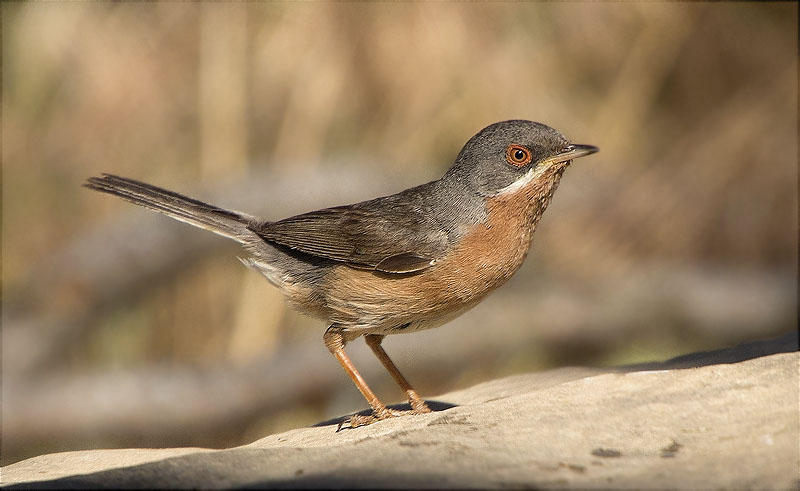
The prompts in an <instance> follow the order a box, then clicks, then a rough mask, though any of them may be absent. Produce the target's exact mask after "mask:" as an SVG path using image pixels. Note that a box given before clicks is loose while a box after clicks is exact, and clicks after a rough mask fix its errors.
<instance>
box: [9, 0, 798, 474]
mask: <svg viewBox="0 0 800 491" xmlns="http://www.w3.org/2000/svg"><path fill="white" fill-rule="evenodd" d="M797 25H798V11H797V4H794V3H779V4H762V3H710V4H708V3H706V4H684V3H633V4H631V3H625V4H619V3H597V4H594V3H593V4H585V3H534V4H517V3H514V4H473V3H470V4H461V3H443V4H424V3H408V4H389V3H378V4H339V3H330V4H329V3H321V4H320V3H313V4H299V3H297V4H296V3H265V4H261V3H241V4H239V3H202V4H186V3H175V2H164V3H103V2H90V3H78V2H68V3H50V2H48V3H3V4H2V49H3V51H2V116H3V117H2V143H3V146H2V171H3V173H2V260H3V262H2V300H3V305H2V322H3V323H2V335H3V336H2V368H3V372H2V396H3V399H2V411H3V412H2V425H3V426H2V463H3V464H8V463H11V462H15V461H17V460H20V459H23V458H25V457H29V456H32V455H37V454H40V453H45V452H53V451H60V450H71V449H84V448H99V447H126V446H139V447H157V446H211V447H223V446H231V445H236V444H241V443H247V442H250V441H253V440H256V439H258V438H260V437H263V436H265V435H268V434H270V433H273V432H276V431H280V430H284V429H287V428H292V427H297V426H301V425H309V424H314V423H317V422H319V421H321V420H324V419H327V418H334V417H338V416H342V415H345V414H348V413H351V412H354V411H357V410H361V409H363V408H365V407H366V404H365V402H364V401H363V399H362V398H361V395H360V394H359V393H358V391H357V390H356V389H355V388H354V387H353V386H352V384H351V382H350V380H349V379H348V378H347V376H346V375H345V374H344V372H342V370H341V369H340V368H339V366H338V364H337V363H336V361H335V360H334V359H333V358H332V357H330V355H329V353H328V351H327V349H326V348H325V346H324V345H323V343H322V333H323V331H324V329H325V327H326V326H324V325H322V324H321V323H320V322H319V321H315V320H312V319H309V318H306V317H303V316H302V315H300V314H297V313H295V312H292V311H290V310H287V309H286V307H285V306H284V303H283V300H282V298H281V297H280V295H279V294H278V293H277V292H276V290H275V289H273V288H272V287H271V286H270V285H269V284H268V283H267V282H266V281H264V280H263V279H262V278H261V277H260V276H258V275H257V274H255V273H253V272H251V271H249V270H247V269H246V268H244V267H243V266H242V265H241V264H240V263H239V261H237V260H236V256H237V255H240V256H243V255H244V252H243V251H242V250H241V249H240V248H239V247H238V245H237V244H235V243H234V242H232V241H228V240H226V239H223V238H220V237H217V236H214V235H212V234H209V233H207V232H205V231H202V230H198V229H194V228H192V227H189V226H187V225H184V224H181V223H179V222H176V221H173V220H171V219H168V218H165V217H162V216H159V215H157V214H155V213H152V212H150V211H147V210H144V209H141V208H138V207H135V206H133V205H131V204H128V203H126V202H123V201H122V200H119V199H115V198H111V197H108V196H104V195H101V194H98V193H92V192H89V191H87V190H85V189H84V188H82V187H81V184H82V183H83V182H84V180H85V179H86V178H87V177H88V176H91V175H94V174H97V173H100V172H111V173H116V174H121V175H124V176H129V177H133V178H136V179H140V180H144V181H147V182H151V183H154V184H157V185H160V186H163V187H166V188H169V189H174V190H176V191H179V192H182V193H185V194H189V195H192V196H195V197H197V198H200V199H203V200H205V201H209V202H212V203H214V204H217V205H221V206H224V207H229V208H233V209H241V210H244V211H247V212H249V213H252V214H257V215H259V216H261V217H263V218H266V219H279V218H283V217H286V216H289V215H291V214H295V213H300V212H304V211H309V210H312V209H316V208H319V207H323V206H332V205H337V204H344V203H348V202H355V201H359V200H363V199H368V198H373V197H376V196H379V195H383V194H388V193H391V192H396V191H400V190H402V189H404V188H406V187H409V186H411V185H415V184H420V183H422V182H426V181H428V180H432V179H436V178H438V177H439V176H440V175H441V174H442V173H443V172H444V171H445V170H446V169H447V167H448V166H449V164H450V163H451V162H452V160H453V159H454V158H455V156H456V154H457V153H458V151H459V150H460V148H461V146H462V145H463V144H464V142H466V140H467V139H468V138H469V137H471V136H472V135H473V134H474V133H476V132H477V131H478V130H480V129H481V128H483V127H484V126H486V125H488V124H490V123H492V122H495V121H499V120H504V119H511V118H524V119H532V120H536V121H540V122H543V123H546V124H548V125H550V126H553V127H554V128H556V129H558V130H560V131H561V132H562V133H564V134H565V135H567V137H568V138H570V139H572V140H573V141H576V142H579V143H587V144H593V145H597V146H599V147H600V148H601V152H600V153H598V154H597V155H593V156H592V157H590V158H586V159H581V160H579V161H576V162H575V164H574V165H573V166H572V167H571V168H570V169H569V170H568V171H567V173H566V175H565V177H564V179H563V181H562V184H561V186H560V187H559V190H558V193H557V194H556V197H555V200H554V202H553V204H552V205H551V206H550V208H549V209H548V211H547V213H546V214H545V216H544V218H543V220H542V222H541V224H540V226H539V229H538V232H537V234H536V240H535V242H534V245H533V249H532V253H531V255H530V256H529V257H528V259H527V261H526V263H525V264H524V266H523V267H522V269H521V270H520V271H519V272H518V273H517V275H516V276H515V277H514V278H512V280H511V281H510V282H509V283H508V284H507V285H506V286H504V287H503V288H501V289H500V290H498V291H496V292H495V293H494V294H492V296H490V297H489V298H488V299H487V300H486V301H485V302H483V303H482V304H481V305H480V306H478V307H477V308H475V309H474V310H473V311H471V312H470V313H468V314H466V315H464V316H462V317H460V318H459V319H457V320H455V321H453V322H451V323H449V324H448V325H446V326H444V327H441V328H439V329H435V330H432V331H426V332H420V333H415V334H411V335H408V336H396V337H390V338H388V339H387V340H386V342H385V344H384V346H385V347H386V348H387V351H388V352H389V354H390V355H391V356H392V357H393V358H394V359H395V361H396V362H397V364H398V365H399V367H400V368H401V369H402V370H403V372H404V374H406V376H407V377H408V378H409V379H410V380H411V382H412V383H413V384H414V385H415V386H416V387H417V389H418V390H419V392H420V393H421V394H423V395H424V396H426V397H427V398H428V399H434V400H435V399H436V398H435V396H436V395H437V394H441V393H443V392H445V391H448V390H452V389H455V388H462V387H467V386H469V385H472V384H475V383H478V382H481V381H486V380H489V379H492V378H496V377H501V376H505V375H509V374H514V373H521V372H529V371H538V370H545V369H548V368H552V367H559V366H565V365H594V366H615V365H621V364H629V363H639V362H645V361H653V360H663V359H666V358H669V357H673V356H677V355H680V354H684V353H689V352H693V351H697V350H710V349H718V348H725V347H729V346H733V345H736V344H738V343H741V342H745V341H752V340H759V339H767V338H771V337H775V336H779V335H781V334H782V333H786V332H790V331H792V330H794V329H796V328H797V305H796V296H797V250H798V244H797V223H798V217H797V210H798V202H797V183H798V176H797V163H798V162H797V159H798V144H797V138H798V127H797V107H798V106H797V102H798V101H797V68H798V67H797V36H798V32H797V30H798V28H797ZM348 352H349V353H350V354H351V356H352V358H353V359H354V362H355V363H356V365H357V366H358V367H359V368H360V369H361V370H362V373H363V374H364V375H365V377H366V378H367V380H368V382H369V383H370V385H372V386H373V388H374V389H375V390H376V392H377V393H378V395H379V397H381V398H383V399H384V400H385V401H386V402H402V401H403V398H402V394H401V393H400V391H399V390H398V389H397V388H396V387H395V386H394V384H393V382H392V381H391V379H390V377H389V376H388V374H386V373H385V372H384V371H383V369H382V368H381V366H380V364H379V363H378V361H377V360H376V359H374V358H373V357H372V355H371V354H370V353H369V352H368V350H367V348H366V347H365V346H364V344H363V341H361V340H358V341H356V342H354V343H352V344H350V345H348ZM443 402H446V401H443Z"/></svg>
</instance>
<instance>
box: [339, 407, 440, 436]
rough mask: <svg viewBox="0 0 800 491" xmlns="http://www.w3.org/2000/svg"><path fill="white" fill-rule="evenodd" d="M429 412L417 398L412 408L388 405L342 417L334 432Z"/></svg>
mask: <svg viewBox="0 0 800 491" xmlns="http://www.w3.org/2000/svg"><path fill="white" fill-rule="evenodd" d="M429 412H431V409H430V408H429V407H428V405H427V404H425V402H424V401H422V400H419V403H417V402H414V403H412V408H411V410H410V411H399V410H397V409H389V408H388V407H384V408H382V409H380V410H378V411H375V410H373V411H372V413H371V414H354V415H353V416H350V417H349V418H345V419H343V420H342V421H341V422H340V423H339V426H338V427H337V428H336V432H337V433H338V432H339V431H340V430H341V429H342V428H358V427H359V426H366V425H369V424H372V423H375V422H376V421H382V420H384V419H389V418H395V417H397V416H403V415H405V414H425V413H429Z"/></svg>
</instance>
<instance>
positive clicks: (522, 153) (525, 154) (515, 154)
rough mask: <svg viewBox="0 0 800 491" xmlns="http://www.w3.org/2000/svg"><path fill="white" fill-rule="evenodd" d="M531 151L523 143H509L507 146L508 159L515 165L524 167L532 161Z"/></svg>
mask: <svg viewBox="0 0 800 491" xmlns="http://www.w3.org/2000/svg"><path fill="white" fill-rule="evenodd" d="M532 158H533V155H531V151H530V150H528V149H527V148H525V147H523V146H522V145H509V146H508V148H506V160H507V161H508V163H509V164H511V165H513V166H514V167H523V166H526V165H528V164H530V163H531V159H532Z"/></svg>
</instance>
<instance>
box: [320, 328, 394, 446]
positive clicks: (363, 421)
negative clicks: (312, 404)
mask: <svg viewBox="0 0 800 491" xmlns="http://www.w3.org/2000/svg"><path fill="white" fill-rule="evenodd" d="M322 339H323V340H324V341H325V346H327V347H328V349H329V350H330V352H331V354H333V356H334V357H335V358H336V360H338V361H339V364H340V365H342V368H344V371H345V372H347V375H349V376H350V378H351V379H352V380H353V383H354V384H356V387H358V390H360V391H361V394H362V395H363V396H364V399H366V400H367V402H368V403H369V405H370V407H372V414H371V415H370V416H361V415H355V416H352V417H351V418H350V419H349V420H347V421H342V422H341V423H340V424H339V428H338V429H337V430H336V431H339V430H340V429H341V428H342V425H343V424H344V423H349V424H350V427H351V428H355V427H357V426H363V425H368V424H370V423H374V422H375V421H380V420H382V419H386V418H391V417H392V416H394V415H395V414H394V413H393V412H392V411H391V410H390V409H389V408H387V407H386V406H385V405H384V404H383V403H382V402H381V401H380V400H378V396H376V395H375V393H374V392H372V389H370V388H369V386H368V385H367V382H366V381H365V380H364V377H362V376H361V374H360V373H358V370H356V367H355V366H354V365H353V362H352V361H350V357H349V356H347V353H345V352H344V345H345V340H344V336H343V335H342V332H341V329H340V328H338V327H335V326H334V325H331V326H330V327H328V329H327V330H326V331H325V334H324V336H323V337H322Z"/></svg>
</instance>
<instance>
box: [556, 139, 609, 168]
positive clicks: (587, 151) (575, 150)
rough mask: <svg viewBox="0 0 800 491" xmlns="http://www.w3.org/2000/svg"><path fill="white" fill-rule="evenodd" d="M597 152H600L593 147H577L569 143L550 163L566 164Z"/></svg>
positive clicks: (575, 144)
mask: <svg viewBox="0 0 800 491" xmlns="http://www.w3.org/2000/svg"><path fill="white" fill-rule="evenodd" d="M598 151H600V149H599V148H597V147H595V146H593V145H578V144H577V143H570V144H569V145H568V146H566V147H565V148H564V149H563V150H562V151H560V152H558V153H557V154H556V155H554V156H553V157H552V158H551V160H550V162H551V163H553V164H557V163H559V162H567V161H568V160H573V159H577V158H579V157H585V156H587V155H591V154H593V153H595V152H598Z"/></svg>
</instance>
